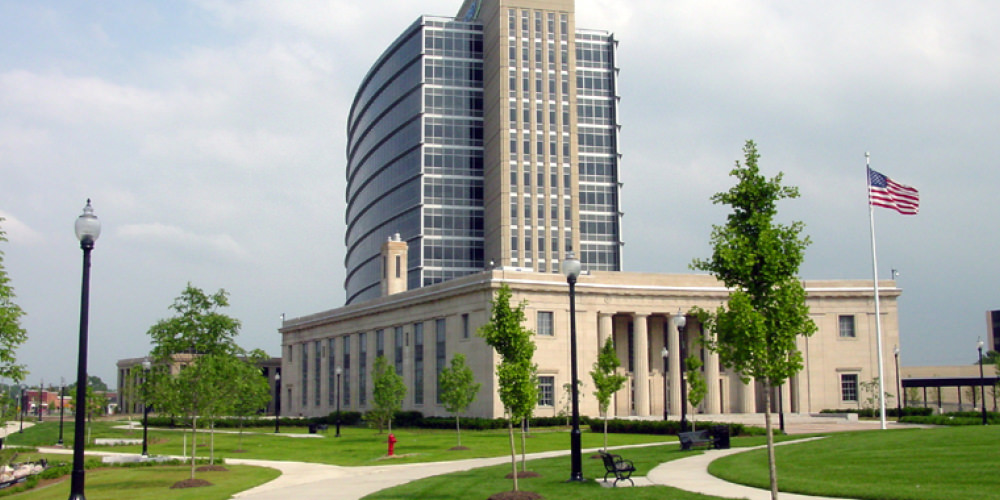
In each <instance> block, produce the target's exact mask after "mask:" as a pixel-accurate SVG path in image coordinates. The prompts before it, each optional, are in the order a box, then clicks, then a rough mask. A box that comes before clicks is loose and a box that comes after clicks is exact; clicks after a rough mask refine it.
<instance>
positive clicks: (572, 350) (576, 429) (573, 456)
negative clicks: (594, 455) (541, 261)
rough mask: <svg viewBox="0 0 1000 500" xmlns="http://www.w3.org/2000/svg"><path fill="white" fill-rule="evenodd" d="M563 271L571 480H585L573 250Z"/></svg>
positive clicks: (577, 266)
mask: <svg viewBox="0 0 1000 500" xmlns="http://www.w3.org/2000/svg"><path fill="white" fill-rule="evenodd" d="M562 272H563V274H564V275H566V282H567V283H569V356H570V381H569V382H570V385H571V386H572V392H571V394H572V397H573V429H572V430H570V433H569V446H570V452H569V453H570V467H571V470H570V475H569V480H570V481H583V460H582V458H581V456H580V453H581V450H580V391H579V388H578V387H579V381H578V380H577V375H576V278H577V277H578V276H580V260H579V259H577V258H576V256H575V255H573V252H570V253H568V254H566V258H565V259H563V262H562Z"/></svg>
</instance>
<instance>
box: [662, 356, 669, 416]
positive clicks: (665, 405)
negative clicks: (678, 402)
mask: <svg viewBox="0 0 1000 500" xmlns="http://www.w3.org/2000/svg"><path fill="white" fill-rule="evenodd" d="M660 356H663V421H664V422H666V421H667V420H669V416H670V412H669V411H668V408H667V357H668V356H670V351H668V350H667V348H666V347H664V348H663V349H660Z"/></svg>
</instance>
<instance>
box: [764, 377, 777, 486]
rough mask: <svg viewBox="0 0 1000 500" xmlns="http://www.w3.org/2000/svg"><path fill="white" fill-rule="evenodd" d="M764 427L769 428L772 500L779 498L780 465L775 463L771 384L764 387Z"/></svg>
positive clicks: (768, 452) (769, 470)
mask: <svg viewBox="0 0 1000 500" xmlns="http://www.w3.org/2000/svg"><path fill="white" fill-rule="evenodd" d="M764 427H765V428H767V469H768V473H769V476H770V481H771V500H778V467H777V465H776V464H775V463H774V429H773V428H772V426H771V385H770V384H765V389H764Z"/></svg>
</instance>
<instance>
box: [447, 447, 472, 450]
mask: <svg viewBox="0 0 1000 500" xmlns="http://www.w3.org/2000/svg"><path fill="white" fill-rule="evenodd" d="M468 450H469V449H468V448H466V447H465V446H452V447H451V448H448V451H468Z"/></svg>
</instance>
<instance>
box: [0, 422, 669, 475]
mask: <svg viewBox="0 0 1000 500" xmlns="http://www.w3.org/2000/svg"><path fill="white" fill-rule="evenodd" d="M117 425H121V423H113V422H95V423H94V425H93V431H92V435H91V437H92V438H105V437H123V438H141V437H142V429H138V430H133V431H131V432H130V431H127V430H124V429H115V428H114V427H115V426H117ZM285 430H288V431H290V432H297V433H305V431H304V430H302V429H297V428H288V429H282V432H284V431H285ZM63 432H65V433H67V434H66V435H65V437H64V441H65V442H66V446H67V447H71V446H72V429H71V426H69V425H66V426H64V429H63ZM393 433H394V434H395V436H396V439H397V440H398V442H397V443H396V454H397V455H398V456H399V457H398V458H395V459H392V460H385V455H386V438H387V436H386V434H378V433H377V432H376V431H374V430H372V429H366V428H355V427H344V428H342V429H341V437H339V438H335V437H333V436H334V429H333V428H330V429H329V431H327V432H326V433H323V434H320V435H321V436H322V437H319V438H294V437H288V436H281V435H275V434H274V430H273V429H252V430H250V432H246V433H244V435H243V438H242V444H240V438H239V436H238V435H236V434H228V433H227V434H223V433H216V434H215V456H216V457H217V458H218V457H222V458H226V457H228V458H255V459H262V460H294V461H300V462H313V463H322V464H331V465H347V466H358V465H386V464H390V463H391V464H405V463H417V462H437V461H446V460H460V459H466V458H483V457H495V456H503V455H507V454H509V453H510V445H509V441H508V436H507V431H506V430H497V431H477V432H470V431H465V432H463V433H462V445H463V446H465V447H467V448H469V449H468V450H464V451H451V450H450V448H452V447H454V446H455V445H456V444H457V442H456V438H455V432H454V431H447V430H421V429H394V430H393ZM58 436H59V423H58V422H45V423H42V424H40V425H37V426H34V427H32V428H30V429H26V430H25V431H24V434H15V435H12V437H11V438H10V439H9V442H10V443H11V444H24V445H29V446H43V445H52V444H53V443H55V442H56V440H57V439H58ZM183 436H184V433H182V432H181V431H179V430H156V429H152V430H150V432H149V439H150V443H151V444H150V446H149V452H150V454H153V455H181V453H182V450H183V447H184V437H183ZM187 436H188V442H187V446H188V450H189V453H190V446H191V442H190V441H191V439H190V433H187ZM582 438H583V446H584V448H597V447H600V446H602V444H603V436H602V435H601V434H599V433H591V432H588V431H584V433H583V436H582ZM208 440H209V433H207V432H201V431H199V432H198V443H199V446H198V456H199V457H204V458H207V457H208V453H209V448H208V447H207V446H204V444H205V443H208ZM662 442H676V437H674V436H652V435H640V434H610V435H609V436H608V444H609V445H610V446H617V445H627V444H641V443H662ZM518 446H519V447H520V442H518ZM567 448H569V432H567V431H566V430H549V429H535V430H533V431H532V432H531V437H530V438H528V439H527V452H528V453H535V452H541V451H550V450H560V449H567ZM87 450H88V451H115V452H124V453H139V452H140V451H141V446H139V445H132V446H113V447H112V446H88V447H87Z"/></svg>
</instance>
